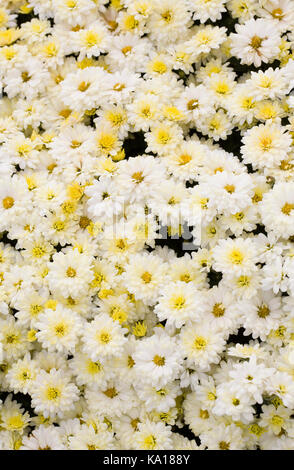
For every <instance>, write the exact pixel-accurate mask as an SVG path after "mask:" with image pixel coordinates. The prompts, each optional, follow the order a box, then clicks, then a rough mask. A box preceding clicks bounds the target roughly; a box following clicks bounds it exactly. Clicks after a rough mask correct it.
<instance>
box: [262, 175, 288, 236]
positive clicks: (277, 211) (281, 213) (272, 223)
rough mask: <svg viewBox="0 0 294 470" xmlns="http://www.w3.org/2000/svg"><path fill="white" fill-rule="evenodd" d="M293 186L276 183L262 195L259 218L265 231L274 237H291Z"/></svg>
mask: <svg viewBox="0 0 294 470" xmlns="http://www.w3.org/2000/svg"><path fill="white" fill-rule="evenodd" d="M292 206H293V209H294V199H293V184H292V183H291V182H289V183H277V184H276V185H275V186H274V188H273V189H272V190H271V191H269V192H268V193H267V194H265V195H264V197H263V200H262V202H261V203H260V211H261V217H262V221H263V223H264V225H265V226H266V228H267V230H269V231H273V233H275V234H276V236H280V237H284V238H288V237H290V236H292V235H293V223H292V219H293V217H294V212H293V209H292Z"/></svg>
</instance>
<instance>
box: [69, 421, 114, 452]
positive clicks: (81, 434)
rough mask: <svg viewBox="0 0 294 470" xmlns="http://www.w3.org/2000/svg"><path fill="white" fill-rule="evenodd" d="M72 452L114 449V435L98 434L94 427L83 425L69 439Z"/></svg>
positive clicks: (101, 432)
mask: <svg viewBox="0 0 294 470" xmlns="http://www.w3.org/2000/svg"><path fill="white" fill-rule="evenodd" d="M68 441H69V449H70V450H110V449H114V448H115V445H114V439H113V434H112V433H111V432H109V431H105V430H104V431H99V432H96V431H95V429H94V428H93V427H92V426H87V425H86V424H83V425H82V426H81V428H80V429H79V430H78V431H77V432H76V433H75V434H74V435H72V436H70V437H69V439H68Z"/></svg>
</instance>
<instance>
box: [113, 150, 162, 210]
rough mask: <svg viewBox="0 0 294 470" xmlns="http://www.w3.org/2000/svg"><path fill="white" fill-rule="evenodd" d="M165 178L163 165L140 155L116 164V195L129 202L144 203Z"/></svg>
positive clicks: (150, 157)
mask: <svg viewBox="0 0 294 470" xmlns="http://www.w3.org/2000/svg"><path fill="white" fill-rule="evenodd" d="M165 177H166V170H165V167H164V164H163V163H162V162H160V161H158V160H157V159H156V158H154V157H152V156H150V155H142V156H138V157H135V158H132V159H130V160H123V161H122V162H120V163H119V164H118V175H117V183H118V193H119V194H120V195H121V196H122V197H123V198H124V199H127V200H129V201H130V202H132V203H133V202H137V203H138V202H141V201H146V200H147V198H148V196H149V195H150V194H151V193H152V192H154V191H155V190H156V189H157V188H158V185H160V184H161V183H162V181H163V180H164V179H165Z"/></svg>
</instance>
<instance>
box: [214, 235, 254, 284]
mask: <svg viewBox="0 0 294 470" xmlns="http://www.w3.org/2000/svg"><path fill="white" fill-rule="evenodd" d="M213 258H214V263H213V267H214V269H215V270H216V271H221V272H223V273H225V274H226V275H228V276H232V275H237V276H241V275H243V276H244V275H246V274H249V275H250V274H251V273H252V272H254V271H256V270H257V267H256V263H258V261H259V259H258V251H257V247H256V245H255V244H254V242H253V241H252V240H251V239H249V238H248V239H243V238H236V239H234V240H232V239H227V240H219V242H218V244H217V245H216V246H215V248H214V249H213Z"/></svg>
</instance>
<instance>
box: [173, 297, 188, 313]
mask: <svg viewBox="0 0 294 470" xmlns="http://www.w3.org/2000/svg"><path fill="white" fill-rule="evenodd" d="M185 305H186V299H185V297H183V296H182V295H180V296H178V297H176V298H175V299H173V308H175V309H177V310H181V309H182V308H184V307H185Z"/></svg>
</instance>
